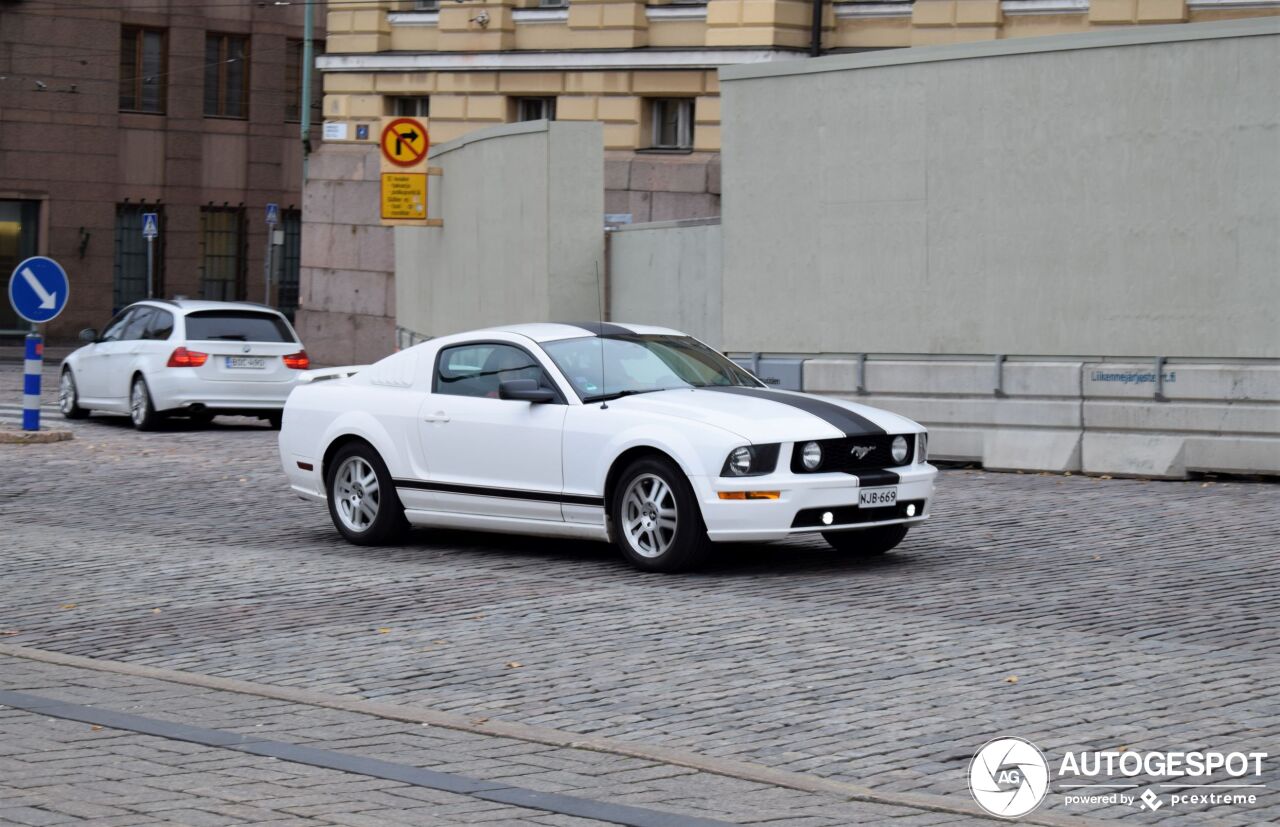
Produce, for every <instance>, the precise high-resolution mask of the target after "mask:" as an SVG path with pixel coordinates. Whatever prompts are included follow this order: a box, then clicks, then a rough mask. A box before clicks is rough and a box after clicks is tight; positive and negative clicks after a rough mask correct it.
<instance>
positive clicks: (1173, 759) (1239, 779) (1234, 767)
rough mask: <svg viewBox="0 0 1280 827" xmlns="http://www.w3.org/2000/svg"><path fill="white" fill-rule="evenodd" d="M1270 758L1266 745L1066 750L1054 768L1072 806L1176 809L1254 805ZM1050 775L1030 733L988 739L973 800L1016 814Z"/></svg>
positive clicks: (1034, 799) (974, 764)
mask: <svg viewBox="0 0 1280 827" xmlns="http://www.w3.org/2000/svg"><path fill="white" fill-rule="evenodd" d="M1266 757H1267V753H1265V752H1239V751H1237V752H1221V751H1215V750H1203V751H1202V750H1193V751H1172V752H1162V751H1156V750H1149V751H1142V750H1128V749H1117V750H1080V751H1071V750H1068V751H1067V752H1065V753H1063V756H1062V760H1061V761H1060V762H1059V763H1058V767H1057V773H1056V775H1057V782H1058V787H1059V790H1058V791H1059V792H1060V793H1061V794H1062V796H1063V804H1065V805H1066V806H1068V807H1070V806H1072V805H1077V806H1082V807H1098V806H1115V805H1120V806H1126V807H1134V808H1136V809H1137V810H1140V811H1146V812H1155V811H1156V810H1158V809H1160V808H1161V807H1164V806H1166V805H1169V806H1170V807H1172V808H1174V809H1178V808H1183V807H1190V808H1195V809H1203V808H1205V807H1217V806H1222V805H1228V806H1230V805H1243V806H1249V805H1253V804H1256V803H1257V801H1258V796H1259V794H1262V793H1265V792H1266V788H1267V785H1266V784H1264V783H1262V777H1263V776H1262V766H1263V761H1264V760H1265V759H1266ZM1215 776H1216V777H1218V780H1214V777H1215ZM1224 776H1225V780H1224V779H1223V778H1222V777H1224ZM1051 780H1053V778H1052V774H1051V772H1050V769H1049V761H1048V760H1047V759H1046V758H1045V755H1044V753H1043V752H1041V751H1040V748H1039V747H1037V746H1036V745H1035V744H1033V743H1031V742H1030V741H1028V740H1026V739H1025V738H1018V737H1015V736H1007V737H1003V738H996V739H994V740H992V741H988V742H987V743H986V744H983V746H982V748H981V749H979V750H978V752H977V753H976V754H975V755H974V756H973V760H972V761H970V762H969V791H970V793H972V794H973V800H974V801H976V802H978V806H980V807H982V809H984V810H986V811H987V812H988V813H991V814H992V815H994V816H1000V817H1001V818H1010V819H1012V818H1019V817H1020V816H1024V815H1026V814H1028V813H1030V812H1031V811H1032V810H1034V809H1036V808H1037V807H1039V806H1040V805H1041V804H1042V803H1043V802H1044V800H1045V798H1046V797H1047V796H1048V794H1049V784H1050V781H1051ZM1144 788H1145V789H1144ZM1139 790H1141V792H1139Z"/></svg>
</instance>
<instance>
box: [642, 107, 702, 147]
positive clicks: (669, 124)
mask: <svg viewBox="0 0 1280 827" xmlns="http://www.w3.org/2000/svg"><path fill="white" fill-rule="evenodd" d="M649 105H650V107H651V108H650V110H649V117H650V118H651V119H652V121H653V148H654V149H692V148H693V99H692V98H655V99H654V100H652V101H651V102H650V104H649Z"/></svg>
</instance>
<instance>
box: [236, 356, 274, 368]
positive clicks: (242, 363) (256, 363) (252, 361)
mask: <svg viewBox="0 0 1280 827" xmlns="http://www.w3.org/2000/svg"><path fill="white" fill-rule="evenodd" d="M266 366H267V360H266V359H263V358H262V357H261V356H228V357H227V367H229V368H256V369H259V370H260V369H262V368H265V367H266Z"/></svg>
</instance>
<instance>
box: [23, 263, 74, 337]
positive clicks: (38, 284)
mask: <svg viewBox="0 0 1280 827" xmlns="http://www.w3.org/2000/svg"><path fill="white" fill-rule="evenodd" d="M70 287H71V285H70V284H69V283H68V281H67V273H66V271H65V270H63V269H62V267H61V266H60V265H59V264H58V262H56V261H54V260H53V259H51V258H45V257H44V256H34V257H32V258H29V259H27V260H26V261H24V262H22V263H21V264H19V265H18V266H17V267H16V268H14V271H13V275H12V276H10V277H9V303H10V304H12V305H13V309H14V310H15V311H17V313H18V315H19V316H21V317H22V318H24V319H26V320H27V321H29V322H35V323H36V324H41V323H44V322H47V321H50V320H51V319H54V318H57V316H58V314H59V313H61V312H62V309H63V308H64V307H66V306H67V294H68V293H69V292H70Z"/></svg>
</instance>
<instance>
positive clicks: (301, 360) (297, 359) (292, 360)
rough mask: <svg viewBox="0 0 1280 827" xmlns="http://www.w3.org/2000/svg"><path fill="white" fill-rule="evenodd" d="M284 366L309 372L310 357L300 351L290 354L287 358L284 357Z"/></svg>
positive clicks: (303, 351)
mask: <svg viewBox="0 0 1280 827" xmlns="http://www.w3.org/2000/svg"><path fill="white" fill-rule="evenodd" d="M284 366H285V367H287V368H293V369H294V370H310V369H311V357H309V356H307V352H306V351H305V350H300V351H298V352H297V353H290V354H289V355H288V356H286V357H284Z"/></svg>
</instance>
